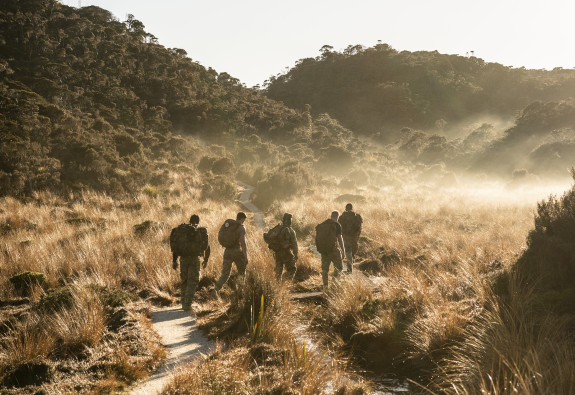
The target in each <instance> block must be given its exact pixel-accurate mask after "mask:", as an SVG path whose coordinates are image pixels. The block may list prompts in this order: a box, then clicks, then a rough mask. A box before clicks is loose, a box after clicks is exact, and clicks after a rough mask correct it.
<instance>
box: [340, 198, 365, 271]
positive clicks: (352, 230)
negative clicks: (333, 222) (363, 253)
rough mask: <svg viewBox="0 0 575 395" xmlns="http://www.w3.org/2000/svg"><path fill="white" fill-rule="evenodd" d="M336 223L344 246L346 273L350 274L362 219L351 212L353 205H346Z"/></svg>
mask: <svg viewBox="0 0 575 395" xmlns="http://www.w3.org/2000/svg"><path fill="white" fill-rule="evenodd" d="M338 222H339V223H340V224H341V232H342V235H343V243H344V244H345V252H346V254H345V255H346V258H347V259H346V260H347V273H351V272H352V269H353V258H354V256H355V254H356V253H357V249H358V244H359V235H360V234H361V228H362V225H363V219H362V218H361V215H359V214H357V213H355V212H354V211H353V205H352V204H351V203H348V204H346V205H345V211H344V212H343V214H341V216H340V217H339V220H338Z"/></svg>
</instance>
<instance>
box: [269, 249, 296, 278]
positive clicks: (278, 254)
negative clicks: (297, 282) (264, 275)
mask: <svg viewBox="0 0 575 395" xmlns="http://www.w3.org/2000/svg"><path fill="white" fill-rule="evenodd" d="M274 256H275V259H276V267H275V274H276V279H277V280H281V279H282V273H283V271H284V269H285V274H284V276H283V279H284V280H290V281H291V280H293V276H294V275H295V271H296V267H295V259H294V255H293V253H292V252H291V250H290V249H289V248H288V249H281V250H279V251H275V252H274Z"/></svg>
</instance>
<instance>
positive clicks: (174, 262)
mask: <svg viewBox="0 0 575 395" xmlns="http://www.w3.org/2000/svg"><path fill="white" fill-rule="evenodd" d="M172 267H173V268H174V270H176V269H177V268H178V255H177V254H175V253H174V254H172Z"/></svg>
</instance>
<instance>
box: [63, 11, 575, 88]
mask: <svg viewBox="0 0 575 395" xmlns="http://www.w3.org/2000/svg"><path fill="white" fill-rule="evenodd" d="M61 2H62V3H64V4H66V5H70V6H74V7H78V6H79V5H81V6H87V5H97V6H99V7H102V8H105V9H107V10H109V11H111V12H112V14H114V15H115V16H116V17H117V18H118V19H119V20H120V21H124V20H126V15H127V14H133V15H134V17H135V18H136V19H138V20H140V21H141V22H143V23H144V25H145V26H146V31H147V32H149V33H151V34H153V35H155V36H156V37H157V38H158V39H159V43H160V44H162V45H164V46H166V47H170V48H183V49H185V50H186V51H187V53H188V56H189V57H191V58H192V59H193V60H195V61H197V62H199V63H201V64H202V65H204V66H206V67H208V66H209V67H212V68H214V69H215V70H216V71H218V72H224V71H226V72H228V73H229V74H231V75H232V76H234V77H236V78H239V79H240V80H241V81H242V82H243V83H245V84H246V85H247V86H253V85H256V84H262V83H263V81H265V80H266V79H268V78H269V77H270V76H272V75H276V74H278V73H280V72H283V71H285V69H286V67H288V68H290V67H292V66H293V65H294V64H295V62H296V61H297V60H298V59H302V58H306V57H315V56H318V55H319V49H320V48H321V47H322V46H323V45H324V44H329V45H331V46H333V47H334V49H335V50H338V51H341V50H343V49H344V48H345V47H347V46H348V45H350V44H352V45H355V44H362V45H364V46H373V45H375V44H377V41H378V40H381V41H382V42H383V43H386V44H389V45H391V46H392V47H393V48H394V49H396V50H398V51H403V50H407V51H417V50H425V51H434V50H437V51H439V52H440V53H446V54H458V55H466V53H468V52H470V51H474V53H475V56H477V57H480V58H482V59H484V60H486V61H488V62H497V63H501V64H504V65H506V66H513V67H521V66H525V67H526V68H546V69H552V68H554V67H563V68H573V67H575V49H574V47H575V45H574V42H573V39H574V38H575V13H574V11H575V2H574V1H572V0H570V1H563V0H561V1H560V0H546V1H543V0H537V1H534V0H523V1H519V0H484V1H480V0H474V1H467V0H393V1H390V0H379V1H378V0H354V1H350V0H347V1H342V0H329V1H327V0H305V1H304V0H290V1H283V2H273V1H270V0H267V1H264V0H243V1H241V0H202V1H198V0H164V1H158V0H154V1H152V0H61Z"/></svg>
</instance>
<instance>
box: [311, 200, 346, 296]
mask: <svg viewBox="0 0 575 395" xmlns="http://www.w3.org/2000/svg"><path fill="white" fill-rule="evenodd" d="M338 218H339V211H333V212H332V213H331V217H330V218H329V219H327V220H325V221H324V222H322V223H321V224H319V225H317V226H316V227H315V245H316V247H317V250H318V251H319V253H320V254H321V277H322V280H323V286H324V289H325V288H327V285H328V274H329V266H330V264H331V263H332V262H333V267H334V272H333V276H334V277H337V276H339V273H340V272H341V270H342V261H343V259H344V257H345V245H344V242H343V238H342V236H341V225H340V223H339V222H337V220H338ZM338 245H339V248H338Z"/></svg>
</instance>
